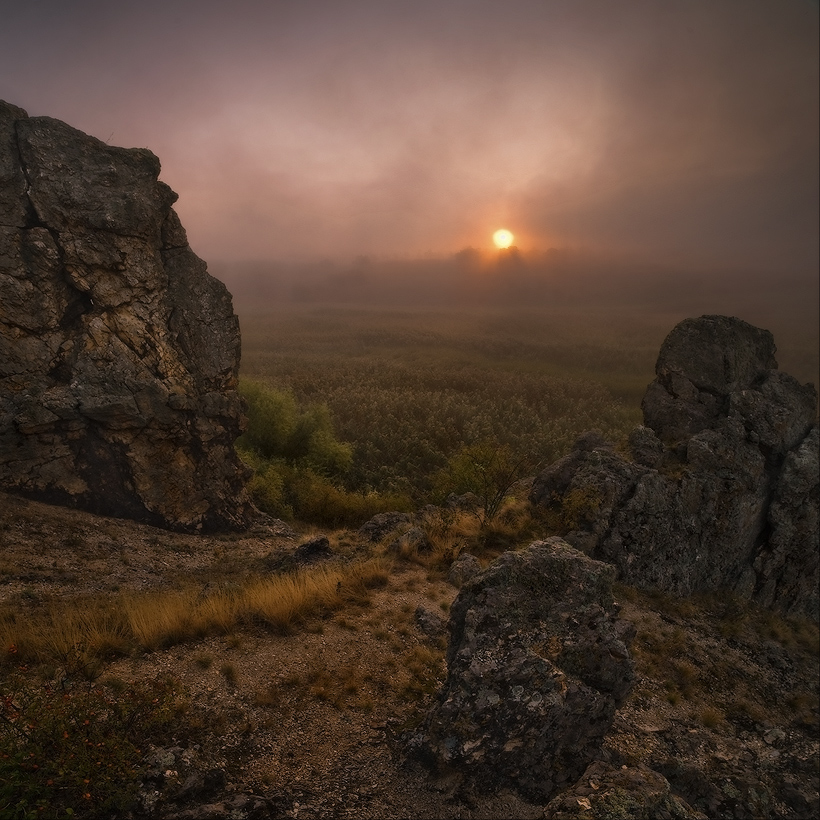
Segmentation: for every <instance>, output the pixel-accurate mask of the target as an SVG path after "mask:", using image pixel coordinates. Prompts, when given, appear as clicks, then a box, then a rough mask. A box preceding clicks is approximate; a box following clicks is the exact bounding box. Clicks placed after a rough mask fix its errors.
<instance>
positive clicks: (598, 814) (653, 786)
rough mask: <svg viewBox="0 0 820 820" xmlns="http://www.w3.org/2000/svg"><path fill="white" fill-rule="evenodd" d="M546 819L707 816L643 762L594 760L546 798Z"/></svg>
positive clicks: (697, 819)
mask: <svg viewBox="0 0 820 820" xmlns="http://www.w3.org/2000/svg"><path fill="white" fill-rule="evenodd" d="M544 818H545V820H599V819H602V818H629V820H660V818H669V819H670V820H671V818H675V820H707V819H706V815H705V814H702V813H701V812H699V811H697V810H695V809H693V808H692V807H691V806H690V805H689V804H688V803H686V802H685V801H684V800H682V799H681V798H680V797H678V796H676V795H675V794H673V793H672V788H671V786H670V785H669V782H668V781H667V780H666V778H665V777H664V776H663V775H661V774H658V772H656V771H653V770H652V769H650V768H648V767H647V766H645V765H643V764H642V763H639V764H637V765H636V766H623V767H620V766H619V767H614V766H612V765H610V764H608V763H603V762H601V761H596V762H595V763H592V764H591V765H590V766H589V768H588V769H587V770H586V771H585V772H584V774H583V777H581V779H580V780H578V782H577V783H575V785H574V786H572V788H570V789H567V790H566V791H565V792H563V793H561V794H560V795H559V796H558V797H556V798H554V799H553V800H551V801H550V802H549V805H548V806H547V807H546V808H545V810H544Z"/></svg>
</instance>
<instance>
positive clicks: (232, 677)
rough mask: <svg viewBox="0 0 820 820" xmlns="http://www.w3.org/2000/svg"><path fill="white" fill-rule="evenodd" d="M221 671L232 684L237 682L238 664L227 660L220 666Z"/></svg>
mask: <svg viewBox="0 0 820 820" xmlns="http://www.w3.org/2000/svg"><path fill="white" fill-rule="evenodd" d="M219 672H220V674H221V675H222V677H223V678H225V680H226V681H227V682H228V683H230V684H231V686H233V685H235V684H236V679H237V671H236V666H235V665H234V664H232V663H230V662H229V661H226V662H225V663H223V664H222V665H221V666H220V667H219Z"/></svg>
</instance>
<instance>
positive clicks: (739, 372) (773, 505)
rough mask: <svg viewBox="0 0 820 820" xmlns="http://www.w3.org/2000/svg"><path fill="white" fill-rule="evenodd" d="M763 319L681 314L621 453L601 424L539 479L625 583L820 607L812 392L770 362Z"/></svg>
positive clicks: (542, 496)
mask: <svg viewBox="0 0 820 820" xmlns="http://www.w3.org/2000/svg"><path fill="white" fill-rule="evenodd" d="M774 354H775V346H774V341H773V339H772V336H771V334H770V333H768V331H765V330H760V329H759V328H755V327H753V326H752V325H749V324H747V323H746V322H743V321H741V320H740V319H734V318H728V317H725V316H703V317H701V318H700V319H687V320H686V321H684V322H681V323H680V324H679V325H678V326H677V327H676V328H675V329H674V330H673V331H672V332H671V333H670V334H669V336H668V338H667V339H666V341H665V342H664V343H663V346H662V347H661V351H660V355H659V357H658V362H657V365H656V373H657V378H656V379H655V381H654V382H653V383H652V384H651V385H650V386H649V388H648V389H647V391H646V396H645V397H644V401H643V405H642V407H643V413H644V426H642V427H639V428H638V429H637V430H635V431H633V433H632V435H631V436H630V439H629V447H630V450H631V456H632V458H631V459H630V458H625V457H624V456H622V455H621V454H619V453H617V452H615V450H614V449H613V448H612V447H611V446H610V445H608V444H607V443H606V442H605V441H603V439H601V438H600V437H599V436H596V435H595V434H587V435H585V436H584V437H582V438H581V439H580V440H579V442H578V443H577V444H576V446H575V448H574V449H573V451H572V452H571V453H570V454H569V455H568V456H566V457H565V458H563V459H561V460H560V461H558V462H557V463H555V464H553V465H551V466H550V467H549V468H547V469H546V470H545V471H543V472H542V473H541V474H540V475H539V476H538V477H537V478H536V480H535V481H534V483H533V487H532V491H531V494H530V500H531V501H532V502H533V503H534V504H536V505H538V506H539V507H541V508H542V510H543V511H544V512H545V513H546V514H547V516H548V517H549V516H552V518H553V523H554V524H555V526H556V528H557V529H558V531H559V532H561V533H562V534H563V535H564V536H565V537H566V539H567V540H568V541H569V542H570V543H572V544H573V545H575V546H576V547H578V548H579V549H582V550H583V551H584V552H586V553H587V554H589V555H591V556H593V557H595V558H598V559H601V560H605V561H607V562H610V563H612V564H614V565H615V566H617V567H618V569H619V570H620V572H621V576H622V577H623V579H624V580H625V581H626V582H627V583H630V584H633V585H635V586H640V587H644V588H650V589H658V590H664V591H668V592H672V593H675V594H679V595H690V594H692V593H695V592H701V591H708V590H717V589H727V590H731V591H732V592H734V593H735V594H737V595H739V596H740V597H742V598H744V599H751V600H754V601H756V602H758V603H760V604H762V605H764V606H768V607H772V608H776V609H779V610H781V611H783V612H786V613H794V614H806V615H810V616H812V617H814V618H817V617H818V581H819V580H820V577H819V576H818V540H819V534H818V533H819V530H818V505H819V504H820V470H819V469H818V428H817V425H816V414H817V393H816V391H815V389H814V387H813V386H812V385H801V384H799V383H798V382H797V381H796V380H795V379H793V378H792V377H791V376H789V375H787V374H785V373H781V372H780V371H778V370H777V369H776V367H777V364H776V361H775V358H774Z"/></svg>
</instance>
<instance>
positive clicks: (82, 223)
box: [0, 102, 252, 530]
mask: <svg viewBox="0 0 820 820" xmlns="http://www.w3.org/2000/svg"><path fill="white" fill-rule="evenodd" d="M159 171H160V165H159V160H158V159H157V158H156V157H155V156H154V155H153V154H152V153H151V152H150V151H148V150H145V149H130V150H127V149H123V148H115V147H111V146H109V145H106V144H105V143H102V142H100V141H99V140H97V139H94V138H93V137H90V136H87V135H86V134H83V133H82V132H80V131H77V130H75V129H73V128H71V127H70V126H68V125H66V124H65V123H63V122H59V121H58V120H54V119H51V118H48V117H31V118H29V117H28V116H27V115H26V113H25V112H24V111H22V110H21V109H19V108H15V107H14V106H11V105H8V104H6V103H2V102H0V488H2V489H5V490H9V491H14V492H18V493H22V494H25V495H28V496H30V497H33V498H38V499H41V500H47V501H52V502H55V503H60V504H68V505H72V506H78V507H83V508H85V509H89V510H91V511H94V512H99V513H105V514H109V515H114V516H120V517H126V518H133V519H137V520H141V521H146V522H149V523H153V524H157V525H160V526H165V527H172V528H177V529H184V530H195V529H201V528H221V527H242V526H244V525H245V524H246V523H247V522H248V520H249V515H250V513H251V511H252V507H251V505H250V504H249V502H248V499H247V496H246V495H245V490H244V484H245V480H246V471H245V468H244V467H243V466H242V465H241V462H239V460H238V458H237V456H236V454H235V452H234V449H233V442H234V440H235V439H236V437H237V436H238V435H239V433H240V432H241V419H242V414H241V405H240V399H239V395H238V393H237V391H236V384H237V371H238V366H239V352H240V350H239V348H240V338H239V325H238V320H237V318H236V316H235V315H234V313H233V309H232V304H231V297H230V294H229V293H228V292H227V290H226V289H225V287H224V285H222V284H221V283H220V282H218V281H217V280H216V279H214V278H212V277H211V276H210V275H209V274H208V272H207V269H206V266H205V263H204V262H202V260H200V259H199V258H197V257H196V256H195V255H194V253H193V252H192V251H191V249H190V247H189V246H188V242H187V239H186V235H185V231H184V230H183V228H182V226H181V225H180V222H179V219H178V218H177V216H176V214H175V213H174V211H173V209H172V207H171V205H172V203H173V202H174V201H175V200H176V198H177V196H176V194H175V193H174V192H173V191H172V190H171V189H170V188H169V187H168V186H167V185H165V184H164V183H162V182H159V181H158V175H159Z"/></svg>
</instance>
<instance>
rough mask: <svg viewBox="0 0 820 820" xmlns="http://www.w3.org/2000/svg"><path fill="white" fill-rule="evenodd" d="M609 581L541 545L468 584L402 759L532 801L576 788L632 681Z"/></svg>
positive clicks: (553, 543) (624, 630)
mask: <svg viewBox="0 0 820 820" xmlns="http://www.w3.org/2000/svg"><path fill="white" fill-rule="evenodd" d="M614 576H615V571H614V569H613V568H612V567H611V566H609V565H607V564H603V563H601V562H599V561H593V560H591V559H590V558H588V557H587V556H585V555H583V554H582V553H580V552H578V551H576V550H574V549H572V547H570V546H569V545H568V544H567V543H566V542H564V541H563V540H561V539H560V538H549V539H547V540H546V541H537V542H535V543H533V544H531V545H530V546H529V547H528V548H527V549H525V550H522V551H521V552H508V553H505V554H504V555H502V556H501V557H500V558H499V559H498V560H496V561H495V562H494V563H493V564H492V565H490V566H489V567H488V568H487V569H486V570H485V571H484V572H482V573H481V574H480V575H477V576H475V577H474V578H472V579H471V580H469V581H467V582H466V583H465V585H464V586H463V587H462V588H461V591H460V592H459V594H458V597H457V598H456V600H455V602H454V603H453V606H452V608H451V610H450V621H449V630H450V640H449V644H448V647H447V681H446V682H445V684H444V687H443V688H442V690H441V692H440V693H439V697H438V702H437V703H436V705H435V706H434V707H433V709H432V710H431V711H430V713H429V714H428V716H427V718H426V719H425V721H424V723H423V725H422V727H421V729H420V730H419V731H418V732H417V733H416V734H415V735H414V736H412V737H411V738H410V740H409V747H410V750H411V751H412V752H413V753H415V754H417V755H420V756H421V757H422V759H425V760H426V761H427V762H428V763H429V764H430V765H432V766H433V767H434V768H438V769H439V770H443V771H447V770H448V769H449V768H455V769H456V770H462V771H464V772H466V773H468V774H469V775H470V776H471V777H473V778H474V779H475V780H476V782H477V783H478V785H479V786H480V787H481V788H486V789H489V790H497V789H501V788H510V787H512V788H515V789H517V790H518V791H520V792H521V793H522V794H524V795H525V796H526V797H528V798H529V799H532V800H536V801H546V800H548V799H549V798H550V796H551V795H552V794H553V793H555V792H556V791H558V790H560V789H562V788H566V787H567V786H569V785H570V784H571V783H574V782H575V781H576V780H577V779H578V777H580V775H581V774H582V773H583V771H584V769H585V768H586V766H587V765H588V764H589V762H590V761H591V760H592V759H593V757H594V756H595V754H596V753H597V752H598V750H599V749H600V746H601V743H602V741H603V738H604V736H605V734H606V732H607V731H608V730H609V727H610V726H611V724H612V720H613V718H614V716H615V709H616V707H617V706H618V705H619V704H620V703H622V702H623V700H624V699H625V698H626V697H627V695H628V694H629V692H630V691H631V689H632V685H633V682H634V677H635V675H634V664H633V662H632V659H631V658H630V656H629V650H628V648H627V645H628V643H629V642H630V641H631V639H632V637H633V636H634V634H635V633H634V627H633V626H632V624H630V623H628V622H626V621H623V620H619V619H618V618H617V613H618V607H617V605H616V604H615V603H614V601H613V598H612V589H611V584H612V580H613V579H614Z"/></svg>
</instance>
